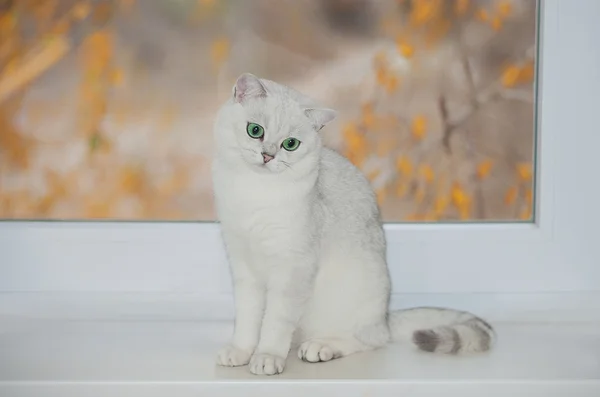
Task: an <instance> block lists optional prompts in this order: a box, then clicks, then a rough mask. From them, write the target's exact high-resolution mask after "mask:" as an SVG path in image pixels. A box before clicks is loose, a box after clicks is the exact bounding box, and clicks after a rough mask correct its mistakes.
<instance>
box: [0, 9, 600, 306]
mask: <svg viewBox="0 0 600 397" xmlns="http://www.w3.org/2000/svg"><path fill="white" fill-rule="evenodd" d="M542 3H543V5H544V7H543V18H542V19H543V23H542V25H543V26H542V52H541V57H540V62H541V74H540V86H541V91H540V101H539V104H540V128H541V130H540V133H539V142H538V143H539V145H538V151H537V154H538V157H537V161H538V164H537V165H538V169H539V173H538V175H537V177H538V180H537V182H538V183H537V186H536V193H537V204H538V206H537V211H536V224H495V225H493V224H487V225H486V224H482V225H474V224H465V225H386V233H387V237H388V243H389V252H388V258H389V264H390V268H391V272H392V279H393V284H394V291H395V292H396V293H466V292H482V293H534V292H540V293H548V292H550V293H554V292H561V291H567V292H585V291H588V292H593V291H599V290H600V266H598V265H597V264H598V263H600V244H598V243H597V240H598V239H597V237H596V236H597V225H598V224H599V223H600V206H598V205H597V203H598V202H600V185H598V184H597V183H594V181H597V180H598V177H597V169H598V160H597V151H598V147H600V134H599V133H598V129H599V127H598V117H597V113H598V109H597V107H598V103H599V101H598V96H599V95H600V78H599V71H600V46H598V45H597V38H598V37H600V24H598V23H597V16H598V15H600V1H597V0H546V1H543V2H542ZM0 291H98V292H101V291H122V292H135V291H146V292H149V291H161V292H190V293H191V292H197V291H202V293H205V294H209V295H210V294H227V293H229V292H230V291H231V289H230V285H229V274H228V271H227V266H226V264H225V256H224V253H223V247H222V245H221V243H220V239H219V231H218V225H216V224H157V223H140V224H127V223H104V224H102V223H61V222H55V223H45V224H43V223H15V222H6V223H1V224H0Z"/></svg>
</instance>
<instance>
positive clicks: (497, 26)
mask: <svg viewBox="0 0 600 397" xmlns="http://www.w3.org/2000/svg"><path fill="white" fill-rule="evenodd" d="M490 25H491V26H492V29H494V30H495V31H496V32H498V31H499V30H501V29H502V19H501V18H500V17H494V18H492V20H491V21H490Z"/></svg>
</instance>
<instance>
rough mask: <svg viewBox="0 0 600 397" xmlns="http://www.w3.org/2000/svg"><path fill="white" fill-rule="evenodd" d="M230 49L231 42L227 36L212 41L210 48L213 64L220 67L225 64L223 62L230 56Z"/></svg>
mask: <svg viewBox="0 0 600 397" xmlns="http://www.w3.org/2000/svg"><path fill="white" fill-rule="evenodd" d="M229 50H230V43H229V39H227V38H221V39H218V40H215V41H214V42H213V43H212V46H211V50H210V56H211V59H212V61H213V64H214V65H215V66H216V67H217V68H220V67H221V65H223V63H224V62H225V61H226V60H227V58H228V57H229Z"/></svg>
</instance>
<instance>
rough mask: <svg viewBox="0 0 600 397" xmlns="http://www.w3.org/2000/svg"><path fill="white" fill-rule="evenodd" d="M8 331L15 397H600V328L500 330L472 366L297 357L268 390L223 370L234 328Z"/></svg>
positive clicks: (390, 355) (31, 323) (0, 322)
mask: <svg viewBox="0 0 600 397" xmlns="http://www.w3.org/2000/svg"><path fill="white" fill-rule="evenodd" d="M0 329H1V330H2V331H1V333H0V358H1V359H0V396H3V397H4V396H6V397H21V396H61V397H68V396H75V395H77V396H96V395H98V396H100V395H104V396H108V395H110V396H111V397H116V396H125V395H126V396H146V397H148V396H155V395H156V396H158V395H163V396H167V395H168V396H173V397H175V396H192V395H193V396H208V395H215V396H224V395H234V394H231V393H233V392H235V395H241V394H239V393H240V392H241V393H242V394H243V395H245V396H253V395H268V396H271V395H273V396H275V395H280V394H281V393H284V394H285V395H290V396H295V395H298V396H299V395H304V394H302V393H300V391H303V390H304V391H306V392H308V391H309V390H310V387H311V385H312V387H313V390H312V391H311V394H310V395H316V396H321V395H333V394H331V393H335V394H337V393H343V395H349V396H355V395H356V396H359V395H360V396H368V395H373V396H387V395H395V396H398V395H414V396H425V395H436V393H437V392H441V391H444V395H450V396H452V395H458V394H457V393H459V392H460V393H463V394H461V395H463V396H471V395H473V396H475V395H477V396H481V395H484V396H501V395H502V396H506V395H507V394H502V393H510V395H511V396H515V395H516V396H520V395H523V396H525V395H528V396H532V395H533V396H542V395H543V396H554V395H556V396H559V395H561V396H562V395H569V396H590V397H592V396H599V395H600V323H587V324H547V325H541V324H522V323H521V324H519V323H517V324H497V331H498V334H499V342H498V344H497V346H496V347H495V349H494V350H493V351H492V352H491V353H490V354H484V355H477V356H470V357H449V356H434V355H431V354H427V353H421V352H418V351H416V350H414V349H413V348H412V347H410V346H404V345H400V344H394V345H389V346H388V347H386V348H384V349H381V350H378V351H376V352H370V353H364V354H357V355H354V356H350V357H347V358H344V359H341V360H334V361H332V362H330V363H322V364H308V363H303V362H301V361H299V360H298V359H297V358H296V357H295V354H291V355H290V358H289V359H288V366H287V368H286V371H285V372H284V374H283V375H281V376H277V377H270V378H268V379H266V378H265V377H257V376H254V375H251V374H250V373H249V372H248V369H247V368H246V367H241V368H220V367H216V366H215V365H214V357H215V352H216V351H217V349H218V347H219V346H220V345H221V344H223V343H225V342H226V341H227V338H228V336H229V335H230V332H231V324H230V323H222V322H198V321H183V320H182V321H170V322H164V321H162V322H161V321H125V320H120V321H109V320H105V321H91V320H87V321H84V320H79V321H76V320H73V321H65V320H62V321H59V320H39V319H37V320H36V319H31V318H23V317H7V316H4V317H2V318H1V319H0ZM323 380H327V385H328V386H327V387H325V386H324V385H323V383H319V381H323ZM224 381H227V382H224ZM298 381H302V382H300V383H297V382H298ZM315 386H318V387H315ZM328 387H329V388H328ZM399 392H405V393H407V394H398V393H399ZM409 392H410V393H409ZM559 392H560V393H563V394H560V393H559ZM370 393H373V394H370ZM477 393H479V394H477Z"/></svg>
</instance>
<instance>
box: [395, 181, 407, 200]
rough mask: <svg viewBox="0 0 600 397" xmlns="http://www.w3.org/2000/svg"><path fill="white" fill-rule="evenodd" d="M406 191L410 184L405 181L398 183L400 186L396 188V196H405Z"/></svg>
mask: <svg viewBox="0 0 600 397" xmlns="http://www.w3.org/2000/svg"><path fill="white" fill-rule="evenodd" d="M406 193H408V184H407V183H405V182H403V183H401V184H400V185H398V188H397V189H396V196H398V198H403V197H404V196H406Z"/></svg>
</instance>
